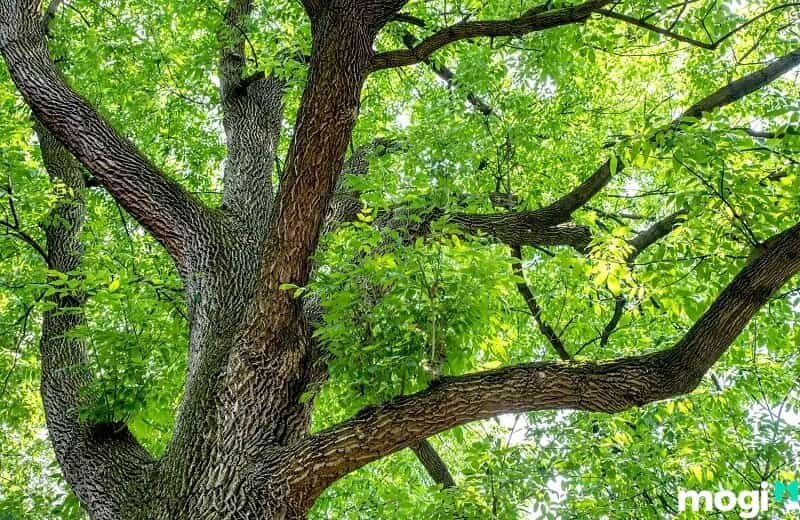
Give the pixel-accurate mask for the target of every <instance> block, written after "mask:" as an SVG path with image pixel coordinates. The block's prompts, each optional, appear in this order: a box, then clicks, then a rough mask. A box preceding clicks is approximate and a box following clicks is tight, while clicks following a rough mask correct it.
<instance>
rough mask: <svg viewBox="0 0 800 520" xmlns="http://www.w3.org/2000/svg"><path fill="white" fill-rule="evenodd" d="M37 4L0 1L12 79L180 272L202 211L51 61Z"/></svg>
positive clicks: (0, 29)
mask: <svg viewBox="0 0 800 520" xmlns="http://www.w3.org/2000/svg"><path fill="white" fill-rule="evenodd" d="M37 7H38V3H37V2H12V1H3V2H2V3H0V20H2V21H0V51H2V55H3V57H4V58H5V61H6V64H7V65H8V70H9V72H10V74H11V77H12V79H13V80H14V83H15V85H16V86H17V88H18V89H19V91H20V92H21V93H22V96H23V97H24V98H25V101H26V102H27V104H28V105H29V106H30V107H31V109H32V110H33V113H34V114H35V116H36V118H37V120H38V121H40V122H41V124H43V125H44V126H45V127H46V128H47V129H48V131H50V132H51V133H52V134H53V135H54V136H55V137H56V138H57V139H58V140H59V141H60V142H62V143H63V144H64V146H65V147H66V148H67V149H68V150H69V151H70V152H71V153H72V154H73V155H74V156H75V157H76V158H77V159H78V160H79V161H80V162H81V163H83V164H84V165H85V166H86V167H87V168H88V169H89V171H91V173H92V174H93V175H94V177H95V178H96V179H97V180H98V181H100V183H102V185H103V186H104V187H105V188H106V189H107V190H108V192H109V193H110V194H111V195H112V196H113V197H114V198H115V199H116V200H118V201H119V202H120V204H121V205H122V206H123V207H124V208H125V209H126V210H127V211H128V212H129V213H131V215H133V216H134V218H136V220H137V221H139V223H140V224H142V226H143V227H145V228H146V229H147V230H148V231H149V232H150V233H151V234H152V235H153V236H154V237H155V238H156V239H157V240H159V242H161V243H162V244H163V245H164V247H165V248H166V249H167V251H169V253H170V254H171V255H172V257H173V259H175V261H176V263H177V264H178V266H179V268H181V269H182V270H184V271H185V269H186V266H187V258H186V257H187V254H188V246H189V241H190V240H192V236H193V232H192V231H193V229H194V228H195V227H196V226H197V225H198V224H199V223H200V222H201V221H203V220H204V219H206V218H208V214H207V212H206V210H205V208H204V207H203V206H202V204H201V203H200V202H199V201H197V200H196V199H194V198H193V197H192V196H191V195H189V194H188V193H187V192H186V191H185V190H184V189H183V188H182V187H181V186H180V185H179V184H178V183H177V182H175V181H173V180H172V179H170V178H168V177H167V176H165V175H164V174H163V173H162V172H161V171H159V170H158V169H157V168H156V167H155V166H154V165H153V164H152V163H151V162H150V161H148V160H147V159H146V158H145V157H144V156H142V154H141V153H140V152H139V151H138V150H137V149H136V147H135V146H134V145H133V144H132V143H131V142H130V141H128V140H127V139H125V138H123V137H121V136H120V135H119V134H118V133H117V132H116V131H115V130H114V129H113V128H112V127H111V125H110V124H109V123H108V122H107V121H106V120H105V119H104V118H103V117H102V116H100V115H99V114H98V113H97V112H96V111H95V109H94V108H92V107H91V106H90V105H89V103H88V102H87V101H86V100H84V99H83V98H81V97H80V96H79V95H78V94H76V93H75V92H74V91H73V90H71V89H70V88H69V87H68V86H67V84H66V83H65V81H64V79H63V78H62V77H61V74H60V72H59V71H58V70H57V68H56V66H55V65H54V63H53V62H52V60H51V59H50V56H49V53H48V50H47V42H46V39H45V37H44V30H43V28H42V24H41V17H40V15H39V14H38V9H37Z"/></svg>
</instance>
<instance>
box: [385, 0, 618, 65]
mask: <svg viewBox="0 0 800 520" xmlns="http://www.w3.org/2000/svg"><path fill="white" fill-rule="evenodd" d="M609 3H611V0H591V1H589V2H586V3H583V4H580V5H577V6H572V7H564V8H560V9H548V10H543V9H542V8H541V7H540V8H533V9H531V10H529V11H528V12H526V13H524V14H523V15H522V16H520V17H519V18H514V19H512V20H488V21H479V22H461V23H457V24H455V25H451V26H450V27H445V28H444V29H441V30H439V31H437V32H435V33H433V34H432V35H431V36H428V37H427V38H425V39H424V40H422V41H421V42H420V43H419V44H417V45H416V46H414V47H413V48H412V49H408V50H395V51H389V52H382V53H380V54H376V55H375V56H374V57H373V58H372V63H371V66H370V70H371V71H376V70H381V69H388V68H393V67H404V66H407V65H413V64H415V63H419V62H421V61H424V60H426V59H427V58H428V57H429V56H430V55H431V54H433V53H434V52H436V51H437V50H439V49H441V48H442V47H444V46H446V45H448V44H451V43H453V42H457V41H460V40H465V39H469V38H477V37H498V36H517V37H518V36H523V35H525V34H528V33H531V32H535V31H542V30H544V29H549V28H551V27H557V26H560V25H566V24H571V23H575V22H582V21H584V20H586V19H587V18H588V17H589V15H591V13H592V12H593V11H594V10H595V9H598V8H600V7H603V6H604V5H607V4H609Z"/></svg>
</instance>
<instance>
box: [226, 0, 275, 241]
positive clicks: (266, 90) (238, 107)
mask: <svg viewBox="0 0 800 520" xmlns="http://www.w3.org/2000/svg"><path fill="white" fill-rule="evenodd" d="M252 8H253V2H252V1H251V0H231V2H230V4H229V5H228V8H227V10H226V11H225V12H224V15H223V20H224V23H223V25H222V28H221V29H220V33H219V41H220V60H219V76H220V98H221V101H222V113H223V117H222V123H223V127H224V129H225V137H226V145H227V149H228V155H227V157H226V159H225V170H224V175H225V177H224V189H223V192H222V207H221V209H222V210H223V211H225V212H226V213H228V214H230V215H231V216H232V217H233V219H234V220H235V222H236V223H237V224H238V227H239V228H241V229H242V230H243V232H244V233H247V234H249V235H251V236H253V237H254V238H256V240H255V242H256V243H260V240H261V239H262V238H263V236H264V234H265V232H266V222H267V221H268V219H269V213H270V209H271V207H272V198H273V194H272V172H273V165H274V164H275V150H276V148H277V145H278V140H279V138H280V125H281V120H282V117H283V91H284V87H285V82H284V81H282V80H280V79H278V78H276V77H275V76H269V77H265V76H264V74H263V73H262V72H256V73H254V74H251V75H249V76H245V75H244V73H245V64H246V59H245V55H246V48H248V47H249V46H250V42H249V39H248V37H247V33H246V32H245V29H244V24H245V22H246V21H247V19H248V17H249V16H250V13H251V11H252ZM253 52H254V51H253Z"/></svg>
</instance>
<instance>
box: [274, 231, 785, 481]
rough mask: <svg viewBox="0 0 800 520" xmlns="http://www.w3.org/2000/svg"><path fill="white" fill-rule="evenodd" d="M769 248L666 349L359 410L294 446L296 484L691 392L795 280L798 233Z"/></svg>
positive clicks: (511, 374)
mask: <svg viewBox="0 0 800 520" xmlns="http://www.w3.org/2000/svg"><path fill="white" fill-rule="evenodd" d="M768 243H769V247H768V248H767V249H766V251H765V252H764V253H763V254H762V255H761V256H760V257H758V258H756V259H755V260H753V261H752V262H750V263H748V264H747V265H745V266H744V268H743V269H742V270H741V271H740V272H739V274H738V275H737V276H736V277H735V278H734V279H733V281H732V282H731V283H730V284H729V285H728V286H727V287H726V288H725V289H724V290H723V291H722V293H721V294H720V295H719V297H718V298H717V299H716V300H715V301H714V303H712V304H711V306H710V307H709V308H708V309H707V310H706V312H705V314H703V316H702V317H701V318H700V319H698V321H697V322H696V323H695V324H694V326H693V327H692V328H691V329H690V330H689V332H687V333H686V335H685V336H684V337H683V339H681V340H680V341H679V342H678V343H677V344H675V345H674V346H673V347H672V348H669V349H667V350H663V351H659V352H654V353H650V354H644V355H639V356H633V357H628V358H621V359H615V360H609V361H602V362H587V363H565V362H547V363H528V364H522V365H517V366H512V367H507V368H501V369H497V370H491V371H486V372H479V373H475V374H469V375H465V376H458V377H446V378H443V379H441V380H440V381H438V382H437V383H436V384H435V385H433V386H431V387H429V388H428V389H426V390H424V391H422V392H419V393H416V394H412V395H408V396H401V397H398V398H395V399H393V400H391V401H389V402H387V403H385V404H382V405H380V406H377V407H370V408H365V409H363V410H362V411H361V412H359V413H358V414H356V415H355V416H354V417H353V418H351V419H350V420H348V421H346V422H344V423H342V424H339V425H337V426H334V427H332V428H330V429H327V430H324V431H322V432H319V433H318V434H316V435H313V436H311V437H309V438H308V439H306V440H304V441H303V442H301V443H300V444H298V445H297V446H296V447H295V448H293V449H292V450H291V453H290V456H289V460H290V464H291V466H292V472H293V473H294V477H293V479H292V480H293V482H294V483H297V484H295V485H300V484H299V483H300V482H302V483H303V484H302V485H303V486H304V487H305V489H306V492H308V491H311V492H312V493H319V492H321V490H322V489H324V488H325V487H326V486H327V485H328V484H329V483H330V482H333V481H334V480H336V479H337V478H340V477H341V476H343V475H345V474H347V473H349V472H351V471H353V470H355V469H357V468H359V467H361V466H363V465H365V464H367V463H369V462H372V461H374V460H376V459H378V458H381V457H383V456H385V455H387V454H389V453H392V452H394V451H397V450H399V449H402V448H405V447H407V446H409V445H411V444H412V443H414V442H416V441H417V440H419V439H422V438H426V437H428V436H431V435H434V434H436V433H439V432H442V431H445V430H447V429H449V428H452V427H454V426H457V425H460V424H464V423H467V422H470V421H475V420H480V419H486V418H489V417H493V416H495V415H498V414H503V413H518V412H528V411H534V410H554V409H574V410H586V411H593V412H605V413H617V412H621V411H624V410H627V409H629V408H632V407H636V406H642V405H644V404H647V403H650V402H652V401H657V400H661V399H667V398H670V397H674V396H678V395H682V394H686V393H689V392H691V391H692V390H694V389H695V388H696V387H697V385H698V384H699V383H700V381H701V379H702V377H703V375H704V374H705V373H706V372H707V371H708V370H709V368H711V366H712V365H713V364H714V363H715V362H716V361H717V360H718V359H719V358H720V357H721V356H722V355H723V354H724V353H725V351H726V350H727V349H728V347H729V346H730V344H731V343H732V342H733V340H734V339H736V337H737V336H738V335H739V333H740V332H741V331H742V329H743V328H744V327H745V325H746V324H747V322H748V321H749V320H750V319H751V318H752V317H753V316H754V315H755V314H756V312H758V310H759V309H760V308H761V307H762V306H763V305H764V304H765V303H766V302H767V301H768V300H769V299H770V297H771V296H772V295H773V294H774V293H775V291H776V290H777V289H778V288H780V287H781V286H782V285H784V284H785V283H786V281H787V280H789V279H790V278H791V277H792V276H793V275H795V274H796V273H797V272H798V271H800V224H797V225H795V226H793V227H792V228H790V229H788V230H786V231H784V232H782V233H780V234H778V235H776V236H775V237H773V238H772V239H770V240H769V241H768Z"/></svg>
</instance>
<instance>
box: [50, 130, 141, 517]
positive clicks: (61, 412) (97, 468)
mask: <svg viewBox="0 0 800 520" xmlns="http://www.w3.org/2000/svg"><path fill="white" fill-rule="evenodd" d="M37 134H38V137H39V143H40V148H41V151H42V157H43V159H44V163H45V167H46V169H47V172H48V174H49V175H50V178H51V179H52V181H53V182H54V183H55V182H58V183H63V184H64V185H65V186H66V187H67V188H69V189H68V190H63V191H62V192H61V194H60V195H59V197H58V200H57V202H56V205H55V207H54V209H53V210H52V212H51V214H50V216H49V217H48V218H47V220H46V222H45V224H44V229H45V235H46V238H47V256H48V261H49V265H50V268H51V269H53V270H56V271H59V272H61V273H63V276H70V277H74V276H75V274H74V273H75V271H76V270H77V269H78V268H79V265H80V261H81V257H82V254H83V244H82V243H81V241H80V232H81V228H82V227H83V221H84V219H85V214H86V208H85V203H84V191H85V186H84V182H83V172H82V169H81V167H80V165H79V164H78V162H77V161H76V160H75V159H74V158H73V157H72V156H71V155H70V154H69V152H67V150H66V149H64V148H63V147H62V146H61V144H60V143H59V142H58V141H57V140H56V139H55V138H54V137H53V136H52V135H51V134H49V133H48V132H47V131H46V130H45V129H44V128H42V127H40V126H38V125H37ZM60 287H61V291H60V292H59V293H56V294H55V295H53V296H52V297H50V298H49V300H50V302H51V303H52V304H53V306H54V308H52V309H51V310H48V311H46V312H45V313H44V317H43V320H42V337H41V341H40V353H41V363H42V379H41V394H42V403H43V405H44V410H45V417H46V420H47V431H48V433H49V436H50V439H51V441H52V443H53V448H54V450H55V454H56V458H57V459H58V461H59V464H60V465H61V467H62V468H63V470H64V475H65V477H66V479H67V481H68V482H69V484H70V486H71V487H72V489H73V490H74V491H75V494H76V495H77V497H78V498H79V500H80V501H81V503H82V504H83V506H84V507H85V508H86V510H87V511H88V512H89V513H90V514H91V515H92V517H93V518H104V519H106V518H107V519H111V518H118V517H119V516H120V515H122V514H123V511H124V508H125V506H126V504H125V502H124V501H125V500H126V499H127V498H128V494H129V493H130V492H131V490H132V489H134V486H135V485H136V483H137V482H138V481H139V479H142V480H143V477H144V475H145V472H146V471H147V468H148V466H149V465H150V464H152V463H153V459H152V458H151V457H150V455H149V454H148V453H147V451H146V450H145V449H144V448H143V447H142V446H141V445H140V444H139V443H137V442H136V440H135V439H134V438H133V436H132V435H131V434H130V433H129V432H128V429H127V427H126V426H125V425H124V424H92V422H91V421H81V420H80V418H79V412H80V411H81V410H82V409H83V408H85V407H86V406H90V405H91V404H92V402H91V401H90V399H91V397H90V396H89V394H88V393H87V392H86V390H87V388H88V387H89V385H90V384H91V381H92V376H91V374H90V372H89V368H88V361H87V353H86V347H85V345H84V343H83V341H82V340H81V339H79V338H77V337H74V336H71V333H72V332H73V331H74V329H75V328H76V327H79V326H81V325H83V324H84V323H85V318H84V312H83V302H84V300H85V296H84V295H83V293H82V292H81V289H68V287H69V285H61V286H60ZM98 474H100V475H103V478H97V475H98Z"/></svg>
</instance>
